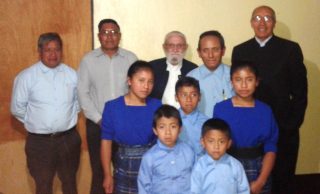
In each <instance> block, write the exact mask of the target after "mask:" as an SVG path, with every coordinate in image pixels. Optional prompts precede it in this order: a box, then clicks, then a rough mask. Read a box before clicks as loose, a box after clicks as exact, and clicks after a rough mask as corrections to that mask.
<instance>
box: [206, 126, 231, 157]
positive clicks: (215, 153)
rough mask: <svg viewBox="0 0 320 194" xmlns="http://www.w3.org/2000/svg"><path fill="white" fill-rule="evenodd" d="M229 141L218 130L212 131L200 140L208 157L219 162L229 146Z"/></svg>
mask: <svg viewBox="0 0 320 194" xmlns="http://www.w3.org/2000/svg"><path fill="white" fill-rule="evenodd" d="M231 143H232V141H231V139H229V138H228V137H227V135H226V134H224V133H223V132H221V131H220V130H216V129H212V130H209V131H207V132H206V134H205V135H204V136H203V137H202V138H201V144H202V146H203V147H204V149H205V150H206V151H207V153H208V155H209V156H211V157H212V158H213V159H214V160H219V159H220V158H221V157H222V156H223V155H224V154H225V153H226V151H227V149H229V148H230V146H231Z"/></svg>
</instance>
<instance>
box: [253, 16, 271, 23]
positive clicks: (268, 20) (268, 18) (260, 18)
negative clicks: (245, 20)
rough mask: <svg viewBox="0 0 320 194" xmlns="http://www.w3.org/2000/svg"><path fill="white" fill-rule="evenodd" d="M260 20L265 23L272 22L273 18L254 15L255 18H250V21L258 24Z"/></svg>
mask: <svg viewBox="0 0 320 194" xmlns="http://www.w3.org/2000/svg"><path fill="white" fill-rule="evenodd" d="M262 20H263V21H265V22H272V21H273V17H272V16H269V15H265V16H260V15H256V16H253V17H252V21H254V22H260V21H262Z"/></svg>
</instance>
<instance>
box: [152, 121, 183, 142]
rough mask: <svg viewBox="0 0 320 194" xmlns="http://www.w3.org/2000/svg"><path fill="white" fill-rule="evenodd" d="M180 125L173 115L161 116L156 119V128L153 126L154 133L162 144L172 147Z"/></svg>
mask: <svg viewBox="0 0 320 194" xmlns="http://www.w3.org/2000/svg"><path fill="white" fill-rule="evenodd" d="M180 129H181V126H180V124H179V121H178V119H177V118H175V117H169V118H167V117H161V118H159V119H158V120H157V123H156V128H153V131H154V133H155V134H156V135H157V136H158V139H159V140H160V141H161V143H163V144H164V145H166V146H168V147H173V146H175V145H176V142H177V139H178V136H179V133H180Z"/></svg>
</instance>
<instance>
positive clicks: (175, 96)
mask: <svg viewBox="0 0 320 194" xmlns="http://www.w3.org/2000/svg"><path fill="white" fill-rule="evenodd" d="M174 98H175V99H176V102H178V97H177V94H176V95H174Z"/></svg>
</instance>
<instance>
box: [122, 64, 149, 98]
mask: <svg viewBox="0 0 320 194" xmlns="http://www.w3.org/2000/svg"><path fill="white" fill-rule="evenodd" d="M153 82H154V79H153V73H152V72H151V70H150V69H140V70H139V71H137V72H136V73H134V74H133V75H132V76H131V77H129V78H128V85H129V87H130V90H129V93H130V94H131V95H132V96H134V97H135V98H137V99H139V100H144V99H146V98H147V97H148V96H149V94H150V93H151V91H152V88H153Z"/></svg>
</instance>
